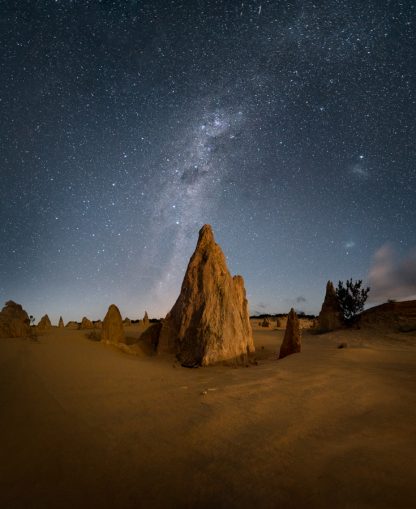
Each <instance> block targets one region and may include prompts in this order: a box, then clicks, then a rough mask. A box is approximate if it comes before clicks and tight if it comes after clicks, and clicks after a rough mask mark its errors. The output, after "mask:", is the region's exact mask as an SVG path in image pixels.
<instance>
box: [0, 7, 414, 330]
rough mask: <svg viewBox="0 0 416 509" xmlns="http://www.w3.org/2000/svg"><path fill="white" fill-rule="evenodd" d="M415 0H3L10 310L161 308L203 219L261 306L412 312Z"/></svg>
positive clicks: (1, 206)
mask: <svg viewBox="0 0 416 509" xmlns="http://www.w3.org/2000/svg"><path fill="white" fill-rule="evenodd" d="M415 14H416V7H415V4H414V3H413V2H412V1H385V0H366V1H352V0H350V1H346V0H345V1H343V0H334V1H322V2H321V1H315V2H312V1H279V0H275V1H267V0H259V1H247V0H246V1H244V2H241V1H238V2H237V1H232V0H222V1H215V0H206V1H202V0H201V1H200V0H188V1H180V0H178V1H168V0H152V1H138V0H137V1H133V0H131V1H127V0H126V1H105V0H102V1H99V0H95V1H88V0H82V1H81V0H77V1H75V0H72V1H71V0H56V1H47V0H45V1H42V0H30V1H25V0H18V1H0V48H1V50H0V176H1V186H0V190H1V200H0V226H1V249H0V296H1V298H2V300H3V301H6V300H8V299H13V300H15V301H17V302H19V303H21V304H22V305H23V306H24V308H25V309H26V310H27V311H28V312H29V313H30V314H33V315H34V316H35V317H36V318H37V319H39V318H40V317H41V315H43V314H45V313H48V314H49V316H50V317H51V319H52V320H53V321H56V320H57V319H58V317H59V315H63V317H64V320H65V321H67V320H70V319H77V320H79V319H81V317H82V316H83V315H86V316H88V317H89V318H91V319H97V318H102V317H103V316H104V314H105V312H106V309H107V307H108V305H109V304H111V303H115V304H117V305H118V306H119V308H120V310H121V312H122V314H123V316H126V315H127V316H129V317H130V318H132V319H136V318H141V317H142V316H143V313H144V310H145V309H147V310H148V311H149V314H150V315H151V316H163V315H164V314H165V313H166V312H167V311H168V310H169V309H170V308H171V306H172V305H173V303H174V301H175V299H176V297H177V295H178V293H179V289H180V284H181V282H182V278H183V275H184V271H185V269H186V265H187V262H188V260H189V257H190V256H191V254H192V252H193V250H194V247H195V245H196V241H197V237H198V230H199V229H200V227H201V226H202V225H203V224H204V223H210V224H212V226H213V229H214V233H215V236H216V240H217V242H218V243H219V244H220V245H221V247H222V249H223V251H224V253H225V255H226V256H227V259H228V265H229V269H230V271H231V272H232V273H233V274H236V273H239V274H241V275H243V277H244V279H245V283H246V290H247V294H248V299H249V304H250V311H251V313H252V314H254V313H265V312H287V311H288V310H289V308H290V307H291V306H294V307H295V308H296V309H298V310H302V311H305V312H307V313H309V312H318V311H319V309H320V306H321V303H322V300H323V295H324V290H325V284H326V281H327V280H328V279H332V280H334V281H335V282H337V281H338V280H339V279H341V280H345V279H347V278H350V277H352V278H353V279H364V280H365V281H366V282H369V284H370V286H371V288H372V290H371V292H370V297H372V301H373V303H376V302H383V301H385V300H387V299H388V298H394V299H406V298H412V297H413V298H416V168H415V155H416V154H415V152H416V149H415V146H416V145H415V142H416V132H415V131H416V129H415V118H416V97H415V72H416V65H415V48H416V41H415V39H416V37H415V29H416V27H415Z"/></svg>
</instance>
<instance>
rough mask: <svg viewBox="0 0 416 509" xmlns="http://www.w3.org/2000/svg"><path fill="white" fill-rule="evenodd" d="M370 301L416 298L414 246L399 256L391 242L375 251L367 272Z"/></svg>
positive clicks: (415, 255) (415, 256)
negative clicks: (402, 255)
mask: <svg viewBox="0 0 416 509" xmlns="http://www.w3.org/2000/svg"><path fill="white" fill-rule="evenodd" d="M368 285H369V287H370V293H369V295H368V299H369V301H371V302H384V301H386V300H388V299H397V300H404V299H414V298H416V248H415V249H412V250H410V251H409V252H408V253H407V254H406V255H405V256H404V257H402V258H399V257H398V255H397V253H396V251H395V249H394V247H393V246H392V245H391V244H385V245H384V246H382V247H381V248H380V249H378V251H376V253H375V255H374V258H373V263H372V266H371V267H370V271H369V273H368Z"/></svg>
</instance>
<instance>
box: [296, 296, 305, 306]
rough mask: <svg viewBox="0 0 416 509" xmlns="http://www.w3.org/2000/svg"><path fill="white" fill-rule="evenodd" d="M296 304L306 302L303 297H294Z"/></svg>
mask: <svg viewBox="0 0 416 509" xmlns="http://www.w3.org/2000/svg"><path fill="white" fill-rule="evenodd" d="M295 300H296V303H297V304H300V303H301V302H306V298H305V297H303V295H299V297H296V299H295Z"/></svg>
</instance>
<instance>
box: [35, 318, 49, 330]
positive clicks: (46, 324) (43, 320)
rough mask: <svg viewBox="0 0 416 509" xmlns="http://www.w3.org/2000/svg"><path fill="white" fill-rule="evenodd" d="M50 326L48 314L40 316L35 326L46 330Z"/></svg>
mask: <svg viewBox="0 0 416 509" xmlns="http://www.w3.org/2000/svg"><path fill="white" fill-rule="evenodd" d="M51 327H52V324H51V321H50V320H49V316H48V315H43V316H42V318H41V319H40V320H39V323H38V324H37V326H36V328H37V329H38V330H48V329H50V328H51Z"/></svg>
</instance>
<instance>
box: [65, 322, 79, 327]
mask: <svg viewBox="0 0 416 509" xmlns="http://www.w3.org/2000/svg"><path fill="white" fill-rule="evenodd" d="M79 326H80V324H79V323H78V322H74V321H71V322H68V323H67V324H66V325H65V328H67V329H79Z"/></svg>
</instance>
